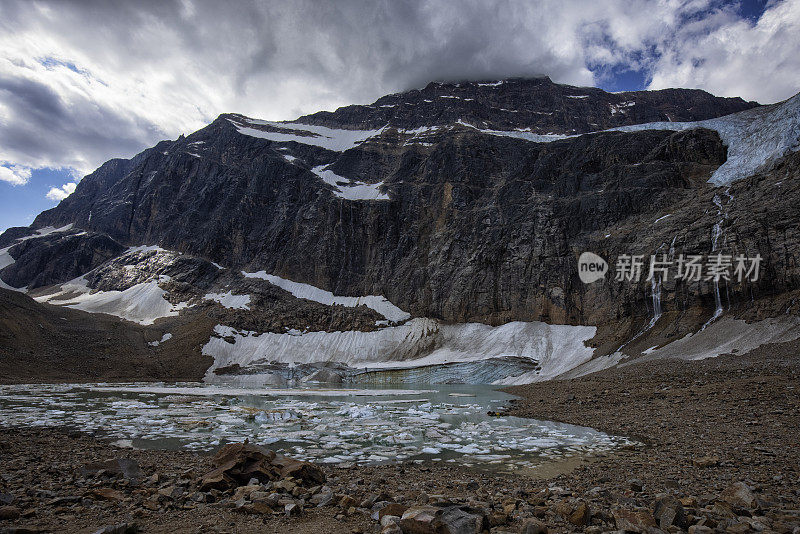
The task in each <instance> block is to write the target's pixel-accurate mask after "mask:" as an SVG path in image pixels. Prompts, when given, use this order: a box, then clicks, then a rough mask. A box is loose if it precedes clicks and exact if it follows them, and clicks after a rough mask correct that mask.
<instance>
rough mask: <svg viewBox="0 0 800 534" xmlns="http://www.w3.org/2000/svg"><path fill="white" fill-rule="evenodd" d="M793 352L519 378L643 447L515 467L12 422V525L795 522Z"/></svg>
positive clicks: (568, 418) (7, 434) (799, 414)
mask: <svg viewBox="0 0 800 534" xmlns="http://www.w3.org/2000/svg"><path fill="white" fill-rule="evenodd" d="M797 353H798V344H797V343H796V342H794V343H786V344H780V345H771V346H765V347H762V348H761V349H758V350H756V351H753V352H751V353H748V354H746V355H740V356H737V355H731V356H722V357H719V358H715V359H709V360H704V361H699V362H676V361H674V360H673V361H659V362H649V363H643V364H637V365H631V366H628V367H623V368H620V369H615V370H609V371H604V372H601V373H597V374H595V375H591V376H587V377H583V378H579V379H573V380H568V381H552V382H546V383H540V384H532V385H528V386H520V387H515V388H512V389H511V390H510V391H511V392H513V393H515V394H516V395H518V396H519V400H518V401H516V402H515V403H514V405H513V406H512V408H511V412H512V413H514V414H516V415H522V416H530V417H536V418H540V419H555V420H560V421H564V422H569V423H574V424H581V425H587V426H593V427H595V428H598V429H601V430H604V431H607V432H611V433H615V434H622V435H626V436H631V437H634V438H636V439H637V440H639V441H640V442H642V443H643V444H644V445H643V446H640V447H631V448H626V449H624V450H620V451H618V452H616V453H614V454H612V455H603V456H599V457H595V458H582V459H576V460H575V461H573V462H567V463H566V464H563V465H559V466H549V467H548V466H543V467H542V468H541V469H533V470H531V471H528V472H525V473H516V474H509V473H503V472H502V471H497V472H489V471H485V470H484V471H478V470H472V469H468V468H465V467H459V466H456V465H452V464H448V465H442V464H439V463H430V464H399V465H398V464H394V465H384V466H371V467H351V468H337V467H330V466H324V467H320V466H315V465H313V464H305V463H303V462H296V461H292V460H290V459H286V458H283V457H279V456H274V455H272V454H271V453H269V452H265V451H261V450H260V449H258V448H257V447H254V446H252V445H249V444H248V445H238V446H229V447H227V448H225V449H222V450H221V451H220V452H218V453H217V455H216V456H208V455H198V454H195V453H190V452H185V451H160V450H127V449H119V448H116V447H115V446H113V445H111V444H110V443H109V442H107V441H104V440H101V439H97V438H95V437H93V436H89V435H86V434H81V433H77V432H71V431H69V430H67V429H55V430H54V429H37V428H25V429H20V428H15V429H3V432H2V435H1V436H0V458H1V459H2V460H1V461H0V532H9V533H11V532H17V533H21V532H87V533H94V532H97V531H98V529H101V530H100V531H101V532H107V533H112V532H113V533H128V532H171V533H182V532H187V533H188V532H231V533H233V532H242V533H248V532H298V533H312V532H314V533H316V532H331V533H337V532H351V533H356V532H364V533H367V532H375V533H377V532H384V533H394V534H401V533H427V532H451V533H467V532H469V533H473V532H483V531H487V532H492V533H501V532H523V533H541V532H556V533H558V532H586V533H587V534H589V533H591V534H599V533H600V532H606V531H627V532H642V533H648V534H657V533H659V532H667V533H670V534H677V533H678V532H689V533H691V534H710V533H712V532H720V533H721V532H727V533H731V534H737V533H745V532H778V533H781V534H786V533H794V534H797V533H799V532H800V471H799V469H800V467H798V466H800V447H798V445H800V443H798V441H800V435H799V434H798V428H800V398H799V397H798V391H800V389H799V388H800V383H799V382H800V380H799V378H800V358H798V357H797ZM102 529H104V530H102Z"/></svg>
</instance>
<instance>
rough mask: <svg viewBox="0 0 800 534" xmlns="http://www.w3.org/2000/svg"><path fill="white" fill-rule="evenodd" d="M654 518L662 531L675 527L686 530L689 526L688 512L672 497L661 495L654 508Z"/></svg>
mask: <svg viewBox="0 0 800 534" xmlns="http://www.w3.org/2000/svg"><path fill="white" fill-rule="evenodd" d="M653 517H654V518H655V520H656V522H657V523H658V526H659V528H661V530H666V529H667V528H668V527H670V526H672V525H675V526H677V527H680V528H683V529H685V528H686V527H687V526H688V520H687V517H686V511H685V510H684V509H683V505H682V504H681V502H680V501H679V500H678V499H676V498H675V497H674V496H672V495H659V496H658V497H657V499H656V502H655V504H654V506H653Z"/></svg>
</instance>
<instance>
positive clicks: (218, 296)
mask: <svg viewBox="0 0 800 534" xmlns="http://www.w3.org/2000/svg"><path fill="white" fill-rule="evenodd" d="M203 298H204V299H205V300H213V301H215V302H219V303H220V304H222V305H223V306H224V307H226V308H228V309H231V310H249V309H250V295H234V294H233V293H232V292H230V291H228V292H227V293H206V295H205V296H204V297H203Z"/></svg>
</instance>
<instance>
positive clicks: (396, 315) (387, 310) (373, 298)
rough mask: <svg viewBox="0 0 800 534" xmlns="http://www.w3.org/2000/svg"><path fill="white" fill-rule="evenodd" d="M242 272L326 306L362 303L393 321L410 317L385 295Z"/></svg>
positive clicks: (351, 306)
mask: <svg viewBox="0 0 800 534" xmlns="http://www.w3.org/2000/svg"><path fill="white" fill-rule="evenodd" d="M242 274H243V275H244V276H245V277H246V278H260V279H261V280H266V281H267V282H269V283H270V284H272V285H276V286H278V287H280V288H281V289H283V290H286V291H288V292H289V293H291V294H292V295H294V296H295V297H297V298H299V299H306V300H313V301H314V302H319V303H320V304H325V305H327V306H334V305H340V306H346V307H348V308H355V307H357V306H362V305H364V306H366V307H367V308H370V309H373V310H375V311H376V312H378V313H380V314H381V315H383V316H384V317H385V318H386V319H387V320H389V321H394V322H400V321H405V320H406V319H409V318H411V314H410V313H408V312H405V311H403V310H401V309H400V308H398V307H397V306H395V305H394V304H392V303H391V302H389V300H388V299H387V298H386V297H384V296H381V295H367V296H365V297H343V296H337V295H334V294H333V293H331V292H330V291H326V290H324V289H320V288H318V287H315V286H312V285H310V284H303V283H301V282H293V281H291V280H287V279H285V278H281V277H279V276H275V275H272V274H267V273H266V272H265V271H258V272H256V273H248V272H245V271H242Z"/></svg>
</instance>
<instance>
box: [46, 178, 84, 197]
mask: <svg viewBox="0 0 800 534" xmlns="http://www.w3.org/2000/svg"><path fill="white" fill-rule="evenodd" d="M76 187H78V184H76V183H74V182H69V183H66V184H64V185H62V186H61V187H51V188H50V191H48V192H47V195H46V196H47V198H49V199H50V200H53V201H56V202H60V201H62V200H64V199H65V198H67V197H68V196H70V195H71V194H72V193H74V192H75V188H76Z"/></svg>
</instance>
